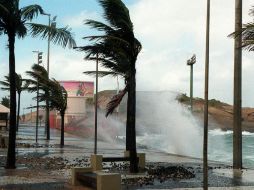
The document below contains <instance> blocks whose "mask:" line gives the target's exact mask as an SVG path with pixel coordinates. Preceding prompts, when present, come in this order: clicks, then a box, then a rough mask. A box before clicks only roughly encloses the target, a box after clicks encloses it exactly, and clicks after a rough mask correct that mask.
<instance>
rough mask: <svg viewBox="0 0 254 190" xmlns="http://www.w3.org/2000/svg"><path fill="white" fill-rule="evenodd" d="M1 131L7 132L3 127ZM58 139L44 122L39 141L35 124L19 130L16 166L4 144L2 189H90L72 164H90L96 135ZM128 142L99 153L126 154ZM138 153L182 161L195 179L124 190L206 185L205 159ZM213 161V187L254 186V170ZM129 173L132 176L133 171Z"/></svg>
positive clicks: (152, 160) (156, 160) (170, 162)
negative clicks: (74, 179) (74, 181)
mask: <svg viewBox="0 0 254 190" xmlns="http://www.w3.org/2000/svg"><path fill="white" fill-rule="evenodd" d="M0 134H5V135H7V134H8V133H7V132H5V131H0ZM59 143H60V131H58V130H56V129H51V140H50V141H47V140H45V133H44V127H39V138H38V143H36V142H35V127H34V126H29V125H23V126H21V127H20V129H19V132H18V135H17V150H16V152H17V169H15V170H6V169H5V168H4V165H5V160H6V154H7V149H3V148H1V149H0V189H3V190H5V189H6V190H11V189H25V190H29V189H36V190H37V189H70V190H72V189H80V190H83V189H84V190H85V189H87V188H85V187H82V186H78V187H73V186H71V184H70V179H71V168H72V167H75V166H78V167H85V166H87V165H89V157H90V155H91V154H93V145H94V142H93V139H92V138H91V139H87V138H83V137H78V136H75V135H72V134H68V133H65V147H64V148H61V147H60V146H59ZM124 147H125V145H124V143H123V142H121V141H118V140H115V141H111V142H103V141H98V154H102V155H104V156H122V155H123V152H124ZM138 152H145V153H146V160H147V165H148V166H149V165H153V166H154V165H156V166H165V167H166V166H182V167H184V168H187V169H188V170H190V171H192V172H193V173H194V174H195V178H191V179H182V180H166V181H164V182H160V181H158V180H157V181H156V180H155V181H154V184H153V185H147V186H139V185H134V186H133V185H128V184H123V185H122V189H123V190H125V189H129V190H132V189H133V190H134V189H135V190H137V189H153V190H155V189H160V190H162V189H193V190H194V189H195V190H198V189H202V179H203V178H202V177H203V174H202V160H200V159H196V158H190V157H184V156H179V155H172V154H168V153H165V152H160V151H157V150H151V149H144V148H142V146H141V147H140V148H139V149H138ZM209 166H210V168H209V189H212V190H213V189H216V190H217V189H218V190H222V189H229V190H241V189H243V190H245V189H246V190H248V189H254V170H252V169H243V170H241V171H234V170H233V169H232V167H231V166H228V165H226V164H224V163H219V162H212V161H210V162H209ZM142 175H146V174H142ZM124 176H125V177H126V176H127V177H128V176H130V177H131V174H129V175H124ZM132 177H133V176H132Z"/></svg>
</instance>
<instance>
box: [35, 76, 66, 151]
mask: <svg viewBox="0 0 254 190" xmlns="http://www.w3.org/2000/svg"><path fill="white" fill-rule="evenodd" d="M41 85H42V86H43V85H44V87H43V88H48V90H47V91H48V94H49V95H47V94H46V93H40V95H39V101H40V102H45V101H46V100H48V101H49V108H50V109H55V110H57V111H59V113H60V116H61V139H60V146H61V147H63V146H64V115H65V111H66V108H67V97H68V95H67V91H66V90H65V88H64V87H63V86H61V85H60V83H59V82H58V81H56V80H55V79H52V80H49V81H48V82H47V83H44V84H41Z"/></svg>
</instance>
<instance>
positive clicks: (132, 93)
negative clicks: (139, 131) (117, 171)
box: [126, 65, 138, 173]
mask: <svg viewBox="0 0 254 190" xmlns="http://www.w3.org/2000/svg"><path fill="white" fill-rule="evenodd" d="M135 75H136V69H135V65H134V68H132V69H131V75H130V83H129V85H130V87H129V92H128V94H129V97H130V98H128V99H129V100H128V101H129V105H128V106H129V109H128V110H127V111H128V113H127V115H128V117H129V126H128V128H129V133H128V135H130V142H129V145H130V147H129V148H130V150H129V151H130V172H131V173H137V172H138V162H137V149H136V77H135ZM126 135H127V134H126Z"/></svg>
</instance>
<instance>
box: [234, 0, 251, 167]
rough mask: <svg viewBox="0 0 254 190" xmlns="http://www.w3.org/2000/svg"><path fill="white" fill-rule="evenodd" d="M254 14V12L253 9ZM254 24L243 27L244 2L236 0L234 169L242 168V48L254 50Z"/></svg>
mask: <svg viewBox="0 0 254 190" xmlns="http://www.w3.org/2000/svg"><path fill="white" fill-rule="evenodd" d="M251 13H252V14H254V10H253V9H251ZM253 26H254V23H248V24H245V25H243V26H242V0H235V32H234V33H232V34H230V35H229V37H234V38H235V42H234V111H233V112H234V116H233V168H234V169H241V168H242V48H245V49H247V50H249V51H253V50H254V46H253V45H254V33H253V31H254V30H253Z"/></svg>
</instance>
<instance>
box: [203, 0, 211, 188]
mask: <svg viewBox="0 0 254 190" xmlns="http://www.w3.org/2000/svg"><path fill="white" fill-rule="evenodd" d="M206 19H207V20H206V56H205V94H204V95H205V104H204V144H203V189H204V190H207V189H208V159H207V153H208V151H207V149H208V89H209V88H208V87H209V49H210V46H209V45H210V40H209V39H210V0H207V17H206Z"/></svg>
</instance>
